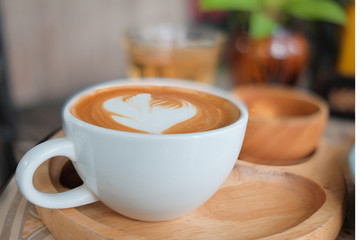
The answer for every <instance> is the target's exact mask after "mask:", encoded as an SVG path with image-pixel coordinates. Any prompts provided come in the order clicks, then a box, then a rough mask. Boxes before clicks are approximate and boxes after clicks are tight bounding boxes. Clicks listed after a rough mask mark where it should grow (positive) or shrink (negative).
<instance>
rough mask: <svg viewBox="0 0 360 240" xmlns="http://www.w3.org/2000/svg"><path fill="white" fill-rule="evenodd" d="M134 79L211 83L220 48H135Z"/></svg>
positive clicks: (132, 72) (130, 72) (132, 60)
mask: <svg viewBox="0 0 360 240" xmlns="http://www.w3.org/2000/svg"><path fill="white" fill-rule="evenodd" d="M129 52H130V55H131V57H130V58H131V62H130V66H129V76H130V77H168V78H180V79H189V80H193V81H197V82H206V83H211V82H213V80H214V73H215V70H216V66H217V61H218V55H219V52H220V46H213V47H203V48H200V47H199V48H174V49H167V48H165V49H162V48H155V47H150V46H136V45H135V46H132V47H130V49H129Z"/></svg>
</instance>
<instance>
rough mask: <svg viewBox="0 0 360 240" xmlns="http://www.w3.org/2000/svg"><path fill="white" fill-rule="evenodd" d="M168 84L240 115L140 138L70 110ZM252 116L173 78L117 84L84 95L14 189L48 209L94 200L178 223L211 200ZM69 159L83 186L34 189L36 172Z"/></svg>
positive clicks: (21, 169) (24, 163)
mask: <svg viewBox="0 0 360 240" xmlns="http://www.w3.org/2000/svg"><path fill="white" fill-rule="evenodd" d="M139 84H140V85H144V84H145V85H170V86H181V87H189V88H193V89H198V90H201V91H206V92H210V93H212V94H216V95H219V96H222V97H225V98H227V99H229V100H231V101H232V102H234V103H235V104H236V105H237V106H238V108H239V109H240V111H241V116H240V118H239V119H238V120H237V121H236V122H235V123H233V124H231V125H228V126H226V127H223V128H219V129H216V130H211V131H206V132H197V133H186V134H143V133H132V132H121V131H116V130H111V129H106V128H102V127H97V126H94V125H91V124H88V123H86V122H83V121H81V120H79V119H77V118H75V117H74V116H73V115H72V114H71V113H70V112H69V106H71V105H72V104H73V103H74V102H75V101H76V100H77V99H78V98H79V96H81V95H82V94H84V93H85V92H89V91H93V90H94V89H98V88H103V87H109V86H115V85H139ZM247 120H248V113H247V109H246V108H245V106H244V105H243V104H242V103H241V102H239V101H238V100H234V99H232V98H231V97H230V96H229V94H228V93H227V92H225V91H221V90H219V89H215V88H213V87H211V86H205V85H202V84H197V83H193V82H184V81H175V80H170V79H162V80H161V79H157V80H156V79H152V80H151V79H147V80H141V81H129V80H117V81H111V82H108V83H104V84H100V85H97V86H94V87H90V88H88V89H85V90H83V91H81V92H80V93H78V94H76V95H75V96H74V97H72V98H71V99H70V100H69V101H68V102H67V103H66V105H65V107H64V109H63V129H64V133H65V138H62V139H56V140H49V141H47V142H45V143H42V144H40V145H38V146H36V147H35V148H33V149H32V150H30V151H29V152H28V153H27V154H26V155H25V156H24V157H23V159H22V160H21V161H20V163H19V165H18V168H17V172H16V180H17V184H18V186H19V188H20V190H21V192H22V193H23V194H24V196H25V197H26V198H27V199H28V200H29V201H31V202H33V203H34V204H36V205H39V206H43V207H46V208H68V207H76V206H80V205H84V204H88V203H91V202H94V201H97V200H100V201H102V202H103V203H104V204H106V205H107V206H109V207H110V208H112V209H113V210H115V211H117V212H119V213H120V214H123V215H125V216H127V217H130V218H134V219H138V220H145V221H162V220H168V219H173V218H177V217H180V216H182V215H184V214H186V213H188V212H190V211H192V210H194V209H196V208H197V207H199V206H200V205H201V204H203V203H204V202H205V201H206V200H207V199H209V198H210V197H211V196H212V195H213V194H214V193H215V192H216V191H217V189H218V188H219V187H220V185H221V184H222V183H223V182H224V181H225V180H226V178H227V176H228V175H229V174H230V172H231V170H232V168H233V166H234V164H235V163H236V160H237V156H238V155H239V152H240V149H241V146H242V142H243V139H244V134H245V129H246V125H247ZM59 155H63V156H66V157H69V158H70V159H71V160H72V161H73V164H74V166H75V168H76V170H77V172H78V173H79V175H80V177H81V178H82V180H83V181H84V185H82V186H80V187H78V188H75V189H73V190H69V191H67V192H64V193H57V194H46V193H41V192H39V191H38V190H36V189H35V188H34V186H33V184H32V177H33V174H34V172H35V170H36V169H37V167H38V166H39V165H40V164H41V163H42V162H44V161H46V160H47V159H49V158H51V157H53V156H59Z"/></svg>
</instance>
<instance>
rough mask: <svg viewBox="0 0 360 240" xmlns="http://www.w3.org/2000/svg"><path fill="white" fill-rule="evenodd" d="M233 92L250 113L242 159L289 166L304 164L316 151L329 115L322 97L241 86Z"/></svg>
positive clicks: (297, 91) (271, 87)
mask: <svg viewBox="0 0 360 240" xmlns="http://www.w3.org/2000/svg"><path fill="white" fill-rule="evenodd" d="M232 93H233V94H234V95H235V97H237V98H239V99H241V100H242V101H243V102H245V104H246V105H247V106H248V110H249V121H248V126H247V130H246V134H245V139H244V144H243V148H242V150H241V153H240V156H239V158H240V159H241V160H245V161H250V162H255V163H258V164H269V165H289V164H294V163H296V162H300V161H304V159H305V158H306V157H308V156H309V155H311V153H313V152H314V151H315V150H316V147H317V145H318V143H319V140H320V139H321V137H322V135H323V131H324V128H325V125H326V122H327V119H328V114H329V110H328V106H327V104H326V103H325V102H324V101H323V100H322V99H321V98H319V97H317V96H316V95H314V94H311V93H309V92H305V91H304V90H300V89H295V88H289V87H274V86H240V87H237V88H236V89H234V90H233V92H232Z"/></svg>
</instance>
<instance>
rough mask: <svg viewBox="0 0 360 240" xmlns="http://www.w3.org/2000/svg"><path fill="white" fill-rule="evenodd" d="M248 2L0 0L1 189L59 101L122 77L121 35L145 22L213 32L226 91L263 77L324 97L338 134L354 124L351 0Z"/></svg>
mask: <svg viewBox="0 0 360 240" xmlns="http://www.w3.org/2000/svg"><path fill="white" fill-rule="evenodd" d="M255 2H256V1H244V0H239V1H216V0H211V1H200V0H187V1H183V0H172V1H167V0H153V1H146V0H116V1H115V0H109V1H100V0H86V1H85V0H78V1H57V0H55V1H45V0H29V1H20V0H3V1H1V9H0V17H1V18H0V20H1V22H0V27H1V29H0V34H1V38H0V71H1V72H0V78H1V79H0V84H1V85H0V87H1V88H0V92H1V115H0V116H1V122H0V123H1V128H0V129H1V149H0V150H1V152H0V153H1V155H0V157H1V158H0V163H1V165H0V169H1V170H2V172H1V173H0V176H1V178H2V179H1V180H0V186H3V185H4V183H5V182H6V179H7V178H8V176H10V175H11V174H12V171H13V170H14V167H15V165H16V161H17V160H18V159H19V158H20V157H21V156H22V155H23V154H24V153H25V152H26V151H27V150H29V149H30V148H31V147H32V146H34V145H35V144H36V143H37V142H38V141H40V140H41V139H42V138H43V137H45V136H46V135H48V134H49V133H51V132H52V131H54V130H55V129H57V128H59V127H60V126H61V107H62V104H63V103H64V101H65V99H67V98H68V97H70V96H71V95H72V94H74V93H75V92H76V91H78V90H79V89H81V88H84V87H86V86H89V85H91V84H95V83H99V82H102V81H107V80H111V79H116V78H122V77H127V76H128V74H129V71H128V66H129V61H130V58H129V54H128V52H127V48H126V43H125V33H126V31H127V30H128V29H129V28H130V27H132V26H135V25H139V24H143V23H151V22H171V23H176V24H196V25H201V26H206V27H209V28H212V29H216V30H218V31H220V32H221V33H222V34H223V36H224V44H223V46H222V48H221V52H220V53H219V59H218V64H217V65H216V66H215V70H216V72H215V76H214V80H213V82H212V83H213V84H215V85H219V86H220V87H223V88H226V89H229V90H230V89H231V88H232V87H235V86H239V85H241V84H264V83H265V84H276V85H287V86H297V87H301V88H304V89H307V90H309V91H313V92H315V93H317V94H319V95H321V96H322V97H324V98H325V99H326V100H327V101H328V103H329V106H330V109H331V116H332V119H333V121H335V122H336V121H341V122H343V123H344V124H345V125H346V126H349V127H348V128H344V129H345V130H342V131H350V132H351V131H353V129H354V128H353V127H354V118H355V2H354V1H353V0H328V1H322V2H323V3H324V4H323V5H319V6H317V5H312V4H313V2H314V1H312V0H303V1H302V0H297V1H292V2H293V4H287V3H286V2H289V1H286V0H278V1H266V0H264V1H259V2H262V4H263V5H262V6H257V5H254V4H253V3H255ZM315 2H316V1H315ZM333 3H335V5H334V4H333ZM329 124H330V133H328V134H331V124H333V123H332V122H330V123H329ZM346 129H349V130H346ZM334 131H340V130H334ZM354 134H355V133H354ZM352 140H354V139H352Z"/></svg>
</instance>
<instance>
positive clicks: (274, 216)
mask: <svg viewBox="0 0 360 240" xmlns="http://www.w3.org/2000/svg"><path fill="white" fill-rule="evenodd" d="M333 156H334V154H332V151H331V148H329V146H328V144H327V143H325V142H324V141H323V142H322V144H321V145H320V147H319V148H318V151H317V152H316V153H315V154H314V155H313V156H312V158H311V159H310V160H309V161H307V162H305V163H302V164H299V165H295V166H286V167H274V166H263V165H256V164H253V163H248V162H244V161H240V160H239V161H238V162H237V163H236V165H235V167H234V169H233V171H232V173H231V175H230V176H229V177H228V179H227V180H226V182H225V183H224V184H223V185H222V187H221V188H220V189H219V190H218V192H217V193H216V194H215V195H214V196H213V197H212V198H211V199H210V200H208V201H207V202H206V203H205V204H203V205H202V206H201V207H200V208H198V209H197V210H195V211H193V212H192V213H190V214H188V215H186V216H184V217H181V218H178V219H175V220H171V221H164V222H155V223H154V222H141V221H135V220H131V219H128V218H126V217H123V216H121V215H120V214H117V213H115V212H114V211H112V210H111V209H109V208H108V207H106V206H105V205H104V204H102V203H101V202H96V203H93V204H89V205H86V206H82V207H77V208H69V209H46V208H42V207H37V210H38V212H39V215H40V217H41V218H42V220H43V222H44V223H45V224H46V226H47V227H48V228H49V230H50V231H51V232H52V234H53V235H54V237H55V238H57V239H259V238H261V239H298V238H304V239H314V238H316V239H334V238H335V237H336V236H337V234H338V233H339V231H340V228H341V225H342V222H343V208H344V206H343V205H344V202H345V201H344V192H345V182H344V179H343V176H342V173H341V171H340V170H339V168H337V165H336V161H335V159H334V157H333ZM67 162H68V159H66V158H64V157H56V158H53V159H50V160H49V161H47V162H45V163H44V164H43V165H42V166H40V168H39V169H38V170H37V172H36V174H35V176H34V184H35V186H36V187H37V188H38V189H39V190H41V191H44V192H49V193H51V192H52V193H54V192H61V191H64V190H66V188H65V187H64V186H63V185H62V184H61V183H60V178H61V179H62V180H61V182H62V183H65V184H66V185H67V184H68V183H72V182H74V183H75V184H74V185H77V184H79V183H78V180H77V175H76V172H74V170H73V168H71V166H70V167H69V163H67ZM64 166H65V167H64Z"/></svg>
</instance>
